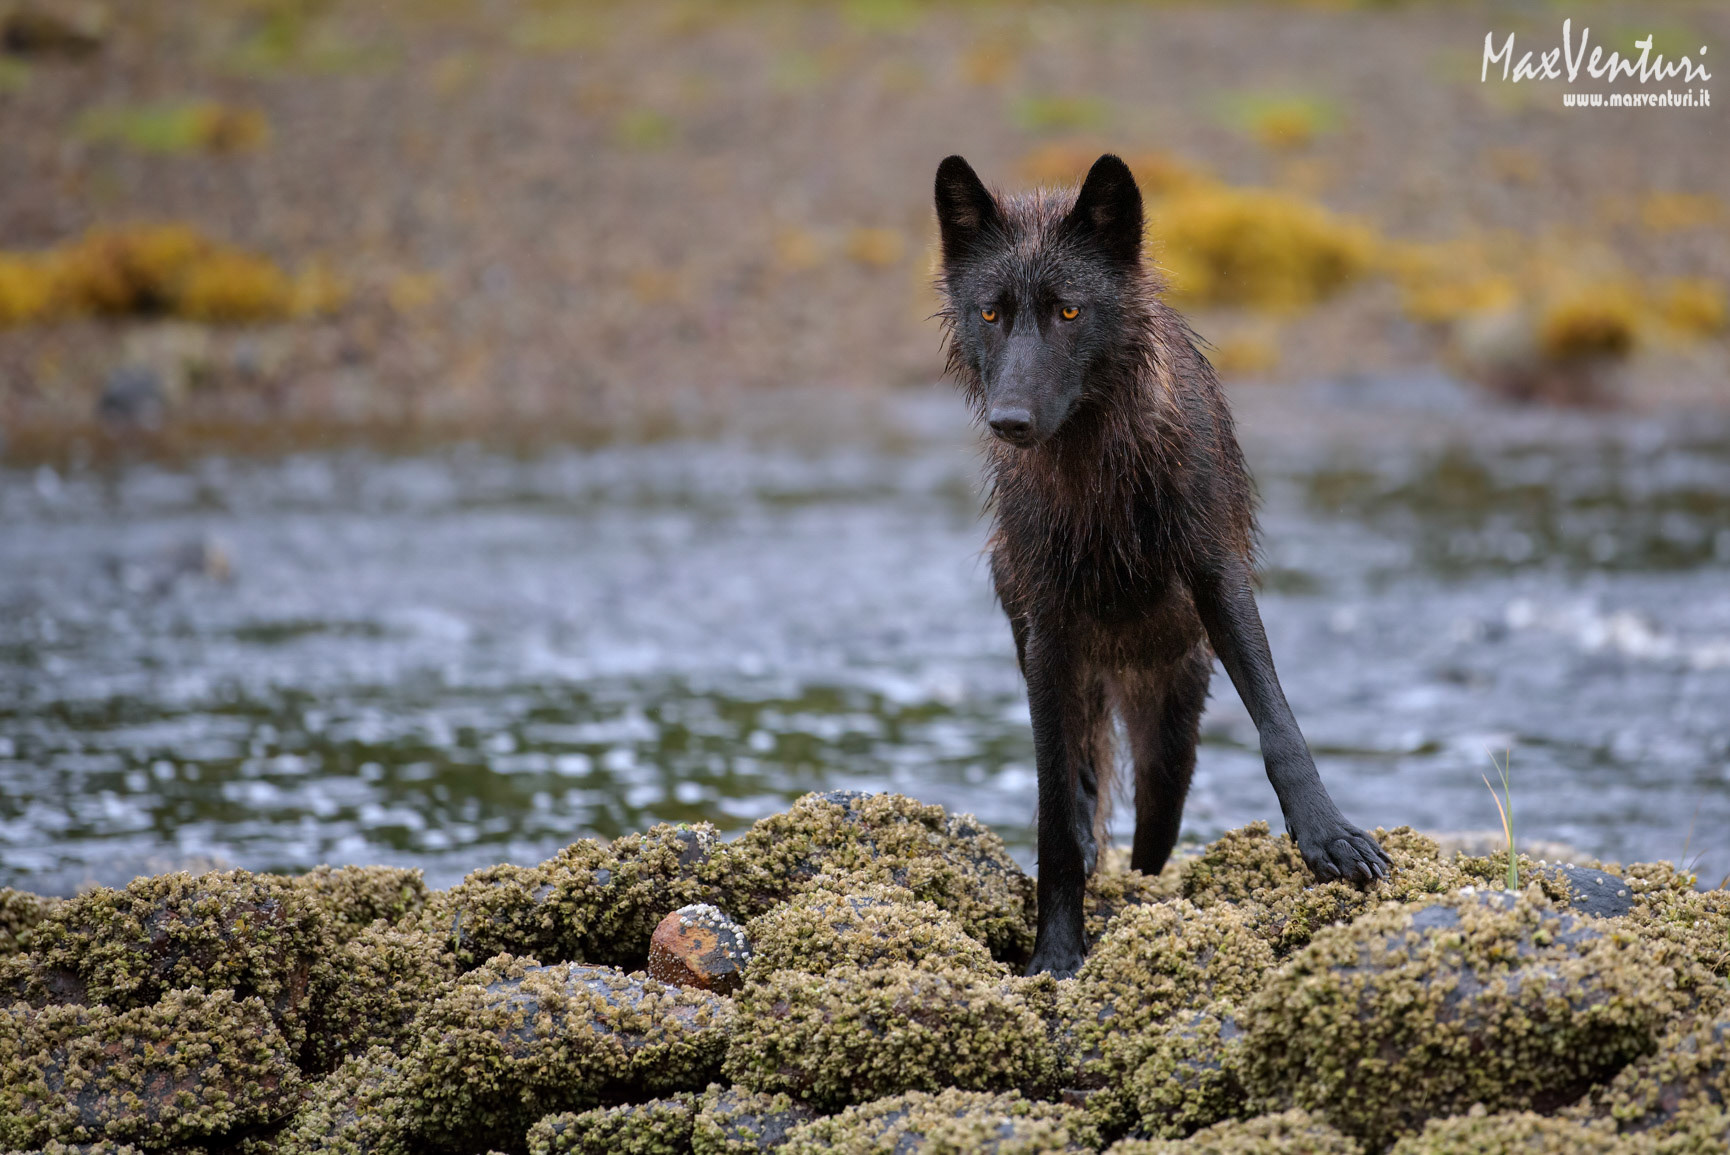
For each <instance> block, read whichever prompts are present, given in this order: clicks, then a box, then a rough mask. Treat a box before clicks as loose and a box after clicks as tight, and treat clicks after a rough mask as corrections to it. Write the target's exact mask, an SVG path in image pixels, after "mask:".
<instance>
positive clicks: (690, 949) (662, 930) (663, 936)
mask: <svg viewBox="0 0 1730 1155" xmlns="http://www.w3.org/2000/svg"><path fill="white" fill-rule="evenodd" d="M751 955H752V950H751V940H750V938H749V937H747V935H746V934H745V929H744V928H743V927H741V926H740V925H739V924H738V923H736V922H734V921H733V920H732V919H730V918H728V917H727V916H726V915H725V914H723V913H721V911H720V910H718V909H717V908H715V907H713V906H710V905H709V904H708V903H706V902H699V903H693V904H692V905H690V906H681V907H680V908H679V909H678V910H675V911H674V912H673V913H672V914H669V915H668V916H667V917H666V918H663V919H662V920H661V922H660V925H658V926H657V927H655V933H654V934H653V935H651V936H650V937H649V977H650V978H652V979H655V980H656V981H658V982H663V983H667V984H669V985H671V986H676V987H695V988H696V989H697V990H700V991H714V992H715V993H716V994H722V995H729V994H732V993H733V992H734V991H736V990H738V989H739V985H740V984H741V983H743V982H744V981H745V967H746V966H747V965H748V964H749V963H750V961H751Z"/></svg>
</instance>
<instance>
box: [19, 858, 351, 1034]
mask: <svg viewBox="0 0 1730 1155" xmlns="http://www.w3.org/2000/svg"><path fill="white" fill-rule="evenodd" d="M34 933H35V940H34V942H33V944H32V951H31V961H32V965H33V967H34V968H35V969H36V972H37V975H38V977H39V981H40V982H41V983H42V985H43V987H44V988H45V989H46V990H47V992H48V993H49V996H50V997H51V998H52V999H53V1001H55V1002H68V1003H71V1002H79V1003H82V1002H89V1003H100V1004H102V1005H105V1006H110V1007H116V1008H122V1009H124V1008H128V1007H140V1006H146V1005H148V1004H151V1003H154V1002H155V1001H156V1000H157V999H159V998H162V997H163V995H164V994H166V993H167V992H168V991H171V990H176V989H179V988H186V987H191V988H196V989H199V990H205V991H220V990H229V991H233V992H234V995H235V997H236V998H240V999H245V998H250V997H255V996H256V997H257V998H260V999H262V1000H263V1001H264V1004H265V1006H267V1007H269V1008H270V1011H271V1014H272V1015H273V1016H274V1017H275V1018H276V1021H277V1023H278V1025H280V1026H281V1027H282V1030H283V1033H284V1035H286V1036H287V1038H288V1040H289V1042H291V1043H294V1044H296V1045H299V1043H300V1042H301V1040H302V1038H303V1037H304V1034H305V1029H304V1018H305V1002H306V996H307V991H308V987H309V985H310V982H311V979H312V975H313V971H314V968H315V965H316V964H317V963H318V962H319V960H320V959H321V958H322V957H324V955H325V954H326V953H327V951H328V949H329V940H328V937H327V934H326V930H325V925H324V919H323V916H322V913H321V912H320V911H319V910H318V908H317V907H315V906H313V905H312V904H311V903H310V902H309V901H308V900H307V897H306V895H305V893H304V892H302V891H301V890H300V889H299V888H297V887H296V886H295V885H294V884H293V883H292V882H290V881H289V880H287V879H282V878H275V877H272V876H270V875H262V874H250V873H248V872H246V871H244V870H236V871H231V872H228V873H226V874H204V875H198V876H193V875H191V874H186V873H180V874H164V875H159V876H157V877H155V878H140V879H136V880H134V881H133V882H131V883H129V884H128V885H127V886H126V887H125V888H124V889H122V890H113V889H110V888H108V887H101V888H98V889H96V890H91V891H87V892H85V893H84V894H81V895H79V896H78V897H76V898H72V899H68V900H67V901H66V902H64V903H62V904H61V905H60V906H58V907H56V908H55V910H54V911H53V912H52V914H50V915H49V916H48V917H47V918H46V919H44V920H43V921H42V922H41V923H40V924H39V925H38V926H37V928H36V930H35V932H34Z"/></svg>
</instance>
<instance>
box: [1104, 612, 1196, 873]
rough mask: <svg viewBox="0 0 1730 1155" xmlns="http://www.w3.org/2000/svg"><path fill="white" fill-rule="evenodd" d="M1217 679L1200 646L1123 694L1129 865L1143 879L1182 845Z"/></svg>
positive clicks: (1161, 866)
mask: <svg viewBox="0 0 1730 1155" xmlns="http://www.w3.org/2000/svg"><path fill="white" fill-rule="evenodd" d="M1212 676H1213V654H1212V652H1211V651H1209V650H1208V648H1207V647H1206V646H1205V645H1198V646H1196V647H1195V648H1194V649H1193V650H1191V651H1190V652H1189V653H1188V654H1185V655H1184V656H1183V657H1182V658H1180V659H1179V660H1178V661H1177V662H1176V663H1174V664H1173V665H1172V666H1171V667H1170V668H1168V669H1166V670H1162V671H1159V673H1158V674H1152V673H1150V674H1149V675H1147V676H1145V677H1144V678H1139V679H1135V680H1132V681H1130V682H1128V684H1126V685H1125V686H1124V687H1123V688H1122V690H1121V691H1120V702H1119V705H1120V708H1121V709H1122V711H1123V721H1124V727H1125V729H1127V730H1128V731H1129V748H1130V752H1131V754H1132V755H1133V756H1134V758H1135V842H1134V845H1133V847H1132V849H1131V850H1130V856H1129V865H1130V867H1131V868H1132V869H1135V870H1139V871H1141V872H1142V873H1143V874H1158V873H1159V872H1160V870H1161V869H1163V868H1164V866H1165V863H1166V860H1167V859H1168V858H1170V857H1171V848H1172V847H1173V846H1176V845H1177V834H1178V830H1179V829H1180V828H1181V827H1182V825H1183V800H1184V798H1185V796H1186V795H1188V793H1189V781H1190V778H1191V777H1192V776H1193V775H1194V773H1195V744H1196V740H1197V738H1198V737H1199V735H1200V733H1201V712H1202V708H1203V707H1204V706H1205V705H1206V704H1207V686H1208V681H1209V679H1210V678H1211V677H1212Z"/></svg>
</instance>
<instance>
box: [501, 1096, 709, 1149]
mask: <svg viewBox="0 0 1730 1155" xmlns="http://www.w3.org/2000/svg"><path fill="white" fill-rule="evenodd" d="M696 1114H697V1108H696V1102H695V1096H693V1095H675V1096H673V1097H671V1098H668V1099H650V1100H649V1101H648V1102H646V1103H626V1104H624V1105H623V1106H618V1107H595V1108H592V1109H590V1110H588V1111H563V1112H560V1113H559V1114H556V1115H548V1116H546V1117H545V1118H544V1119H542V1120H541V1121H540V1122H538V1123H536V1124H535V1125H534V1126H533V1127H530V1128H529V1155H685V1153H686V1152H688V1151H690V1150H691V1124H692V1122H693V1120H694V1119H695V1118H696Z"/></svg>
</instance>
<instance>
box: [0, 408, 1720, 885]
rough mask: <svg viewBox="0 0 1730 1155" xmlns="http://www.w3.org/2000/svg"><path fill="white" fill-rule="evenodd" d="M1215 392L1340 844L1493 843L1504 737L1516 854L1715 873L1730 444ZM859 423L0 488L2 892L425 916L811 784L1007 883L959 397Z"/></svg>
mask: <svg viewBox="0 0 1730 1155" xmlns="http://www.w3.org/2000/svg"><path fill="white" fill-rule="evenodd" d="M802 404H805V405H806V406H807V407H810V404H811V403H810V402H808V401H807V402H802ZM1238 404H1239V412H1240V420H1241V424H1242V426H1243V429H1242V432H1243V435H1244V440H1245V444H1246V448H1247V450H1248V452H1249V455H1250V459H1251V464H1252V467H1253V468H1254V469H1255V471H1256V473H1257V476H1258V480H1259V482H1260V485H1261V488H1262V493H1263V498H1264V511H1263V527H1264V537H1265V542H1264V544H1265V555H1266V560H1267V575H1266V578H1267V580H1266V588H1265V590H1264V593H1263V595H1262V607H1263V613H1264V616H1265V618H1266V619H1267V623H1268V628H1269V633H1270V635H1271V638H1272V642H1273V646H1274V653H1275V658H1276V661H1277V663H1278V665H1279V667H1280V670H1281V673H1282V675H1283V678H1284V681H1285V685H1286V689H1287V692H1288V694H1289V696H1290V697H1291V699H1292V702H1293V705H1294V707H1295V709H1296V711H1297V714H1298V718H1299V721H1300V722H1301V723H1302V725H1303V727H1304V730H1305V732H1306V733H1307V735H1308V736H1309V739H1310V741H1311V744H1312V746H1313V747H1314V748H1315V751H1316V754H1317V759H1318V762H1319V764H1320V765H1321V768H1322V773H1323V776H1324V777H1325V778H1326V779H1327V780H1328V782H1329V783H1330V785H1331V786H1332V788H1333V790H1334V793H1335V795H1336V796H1337V797H1338V798H1339V799H1340V801H1341V803H1342V805H1343V806H1344V807H1345V809H1346V810H1347V812H1348V814H1350V815H1352V816H1353V817H1354V818H1356V819H1357V820H1359V821H1361V822H1364V823H1365V824H1369V825H1375V824H1383V825H1388V826H1392V825H1395V824H1398V823H1412V824H1413V825H1417V826H1420V827H1424V828H1428V829H1461V828H1485V827H1489V826H1493V825H1494V824H1495V822H1496V818H1495V809H1494V806H1493V804H1492V803H1491V800H1490V798H1489V796H1488V792H1487V791H1486V790H1485V788H1484V785H1483V783H1482V781H1481V780H1480V775H1481V774H1482V773H1484V772H1486V771H1489V770H1490V761H1489V751H1491V750H1495V751H1498V752H1500V751H1501V750H1502V749H1504V748H1511V751H1512V760H1513V779H1514V791H1515V794H1514V797H1515V806H1516V820H1517V822H1518V825H1519V828H1520V832H1521V833H1522V835H1524V836H1527V837H1531V838H1540V837H1541V838H1550V839H1560V840H1563V841H1566V842H1569V843H1572V844H1573V845H1575V846H1577V847H1579V848H1580V849H1581V850H1582V851H1585V852H1587V853H1592V854H1598V855H1602V856H1605V857H1609V858H1619V859H1624V860H1627V859H1633V858H1660V857H1661V858H1671V859H1680V858H1682V857H1684V856H1685V855H1686V856H1687V857H1688V858H1693V857H1695V856H1699V859H1700V861H1699V869H1700V872H1701V874H1702V876H1703V880H1704V881H1706V882H1707V883H1708V884H1711V883H1715V882H1716V881H1717V879H1718V877H1719V876H1720V875H1722V874H1724V873H1725V872H1726V871H1730V837H1727V834H1726V832H1730V427H1727V426H1726V424H1725V423H1724V422H1723V421H1721V420H1717V419H1700V418H1693V419H1687V420H1683V419H1653V418H1634V417H1629V416H1626V415H1608V416H1604V415H1600V416H1592V415H1579V414H1574V415H1554V414H1551V415H1544V414H1534V413H1518V412H1509V411H1503V410H1499V409H1490V408H1487V407H1483V406H1480V405H1477V404H1475V403H1473V402H1472V401H1470V399H1468V398H1466V397H1465V396H1463V395H1462V394H1459V393H1458V392H1457V391H1455V390H1454V389H1452V388H1451V387H1450V386H1448V385H1447V384H1446V383H1445V382H1441V381H1429V380H1414V381H1401V382H1383V383H1380V384H1368V383H1357V384H1350V385H1334V386H1329V387H1313V388H1296V387H1292V388H1286V389H1280V390H1273V389H1266V390H1246V391H1244V394H1243V396H1241V397H1240V398H1239V401H1238ZM846 412H847V414H848V416H847V420H846V421H845V422H841V423H839V424H842V425H845V426H846V428H844V429H842V430H840V431H839V432H837V430H836V429H835V428H834V426H835V425H836V424H837V422H834V421H829V422H824V421H822V420H821V419H820V418H819V419H818V420H817V422H816V425H817V427H818V428H819V429H821V432H815V433H813V432H811V425H812V422H810V421H805V422H803V423H801V422H788V423H786V424H785V427H784V428H779V427H778V428H775V429H771V430H769V431H767V432H760V433H757V434H753V435H750V436H746V435H743V434H741V435H736V436H732V437H728V438H723V439H718V440H714V441H710V442H700V443H696V442H692V443H675V444H658V445H649V446H640V447H620V448H609V449H603V450H598V451H576V450H571V451H566V452H559V453H554V454H550V455H543V456H538V457H535V458H532V459H518V458H511V457H506V456H498V455H492V454H488V453H483V452H479V451H453V452H451V453H446V454H440V455H435V456H425V457H414V458H407V459H400V458H399V459H390V458H382V457H376V456H367V455H353V454H341V455H330V456H307V457H300V458H295V459H292V460H288V461H280V462H273V463H248V462H242V461H237V460H232V459H230V460H210V461H205V462H203V463H200V464H198V465H195V466H193V467H190V468H185V469H179V470H167V469H162V468H158V467H150V466H142V465H140V466H134V467H131V468H127V469H122V470H118V471H111V472H101V473H99V472H94V471H91V472H75V473H57V472H54V471H50V470H39V471H25V470H17V469H14V470H11V471H4V470H0V884H13V885H21V886H27V887H31V888H34V889H39V890H44V891H66V890H70V889H71V888H74V887H76V886H78V885H79V884H81V883H84V882H86V881H92V880H94V881H102V882H115V881H123V880H125V879H126V878H128V877H130V876H131V875H133V874H134V873H137V872H139V871H143V870H159V869H164V868H168V867H172V866H180V865H186V864H199V863H208V862H221V863H227V864H232V865H238V866H247V867H252V868H268V869H302V868H305V867H309V866H312V865H314V864H316V863H320V862H331V863H348V862H390V863H407V864H412V865H419V866H424V867H425V868H426V870H427V873H428V876H429V878H430V879H431V880H432V881H433V882H435V883H437V884H439V885H446V884H449V883H450V882H452V881H454V880H455V879H456V878H458V877H459V876H460V875H461V874H463V873H464V872H465V871H467V870H469V869H472V868H474V867H476V866H480V865H483V864H487V863H492V862H497V861H501V860H513V861H522V862H530V861H537V860H539V859H540V858H542V857H544V856H545V855H547V854H548V853H549V852H550V851H551V850H553V849H554V848H555V847H557V846H559V845H562V844H563V843H565V842H568V841H570V840H571V839H572V838H574V837H577V836H580V835H584V834H601V835H614V834H617V833H620V832H622V831H627V830H633V829H638V828H641V827H643V826H646V825H648V824H650V823H653V822H655V821H660V820H670V821H685V820H697V819H706V820H710V821H713V822H715V823H717V824H718V825H719V826H721V827H722V828H723V829H726V830H737V829H740V828H742V827H743V826H745V825H748V824H749V823H750V822H751V821H752V820H753V819H755V818H757V817H759V816H761V815H763V814H766V813H769V812H771V811H774V810H777V809H780V808H782V807H783V806H785V805H786V803H787V802H788V801H789V800H790V799H792V798H794V797H797V796H798V795H799V794H801V793H803V792H805V791H807V790H811V789H819V788H833V787H854V788H863V789H893V790H899V791H904V792H906V793H909V794H913V795H916V796H918V797H920V798H922V799H926V800H929V801H933V802H940V803H942V804H944V805H946V806H949V807H953V808H959V809H966V810H971V811H974V812H975V813H977V814H978V815H980V817H982V818H984V819H985V820H986V821H988V822H990V823H992V824H993V825H994V826H996V828H997V829H998V830H999V831H1001V832H1002V833H1003V835H1004V836H1005V837H1006V838H1007V839H1009V841H1010V843H1011V844H1012V846H1014V847H1015V848H1016V850H1017V853H1018V854H1019V855H1021V856H1022V857H1023V859H1024V860H1026V859H1028V858H1030V851H1031V835H1032V827H1031V815H1032V805H1033V785H1034V775H1033V760H1032V748H1031V741H1030V738H1029V735H1028V731H1027V711H1026V707H1025V704H1024V702H1023V699H1022V693H1021V686H1020V682H1019V678H1018V675H1017V673H1016V670H1015V666H1014V659H1013V651H1012V648H1011V645H1010V640H1009V632H1008V629H1007V627H1006V626H1005V624H1004V623H1003V621H1002V619H1001V617H1000V616H999V614H998V612H997V610H996V609H995V607H994V606H993V604H992V601H991V597H990V593H989V589H988V581H987V575H986V572H985V568H984V566H983V564H982V562H981V559H980V549H981V546H982V544H983V541H984V536H985V530H984V525H983V523H982V522H981V520H980V518H979V516H978V496H977V492H976V486H975V480H974V474H975V469H976V458H975V455H974V451H973V449H972V446H971V442H970V439H969V435H968V433H967V431H966V429H965V428H964V425H963V424H962V421H963V418H962V415H961V413H960V410H959V406H958V405H957V404H955V403H953V402H952V401H951V400H950V399H949V398H947V397H946V396H944V395H943V394H941V393H938V392H932V393H931V394H929V395H926V396H923V397H921V398H918V399H914V400H910V401H906V402H898V403H895V404H894V405H892V406H890V407H889V408H887V409H885V410H884V411H882V412H874V413H873V414H872V416H871V417H870V419H869V420H864V419H857V418H856V416H855V415H854V414H853V413H852V410H851V409H848V410H847V411H846ZM819 413H821V410H820V409H819ZM1204 726H1205V745H1204V747H1203V749H1202V753H1201V761H1200V768H1199V770H1198V774H1197V779H1196V784H1195V789H1194V792H1193V794H1192V798H1191V802H1190V805H1189V808H1188V810H1187V812H1186V829H1187V832H1188V833H1189V834H1190V835H1193V836H1196V837H1207V836H1210V835H1213V834H1216V833H1218V832H1219V831H1220V830H1222V829H1225V828H1227V827H1230V826H1234V825H1238V824H1240V823H1243V822H1246V821H1249V820H1252V819H1256V818H1268V819H1270V820H1272V821H1274V823H1275V825H1276V827H1277V825H1278V812H1277V808H1276V806H1275V802H1274V797H1273V793H1272V791H1271V789H1270V788H1269V787H1268V785H1267V783H1266V780H1265V778H1264V777H1263V775H1262V770H1261V766H1260V760H1259V757H1258V756H1257V754H1256V752H1255V751H1256V746H1255V733H1254V730H1253V728H1252V727H1251V726H1250V724H1249V721H1248V718H1247V716H1246V715H1245V714H1244V712H1243V709H1242V707H1241V706H1240V705H1239V704H1238V702H1237V699H1236V697H1235V695H1234V694H1233V693H1232V691H1231V689H1230V686H1229V684H1228V683H1226V681H1225V679H1224V677H1223V675H1219V676H1218V677H1217V680H1216V690H1215V698H1214V701H1213V703H1212V704H1211V707H1210V709H1209V712H1208V716H1207V720H1206V722H1205V724H1204ZM1691 832H1692V833H1691ZM1120 833H1126V831H1123V830H1121V829H1120Z"/></svg>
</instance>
